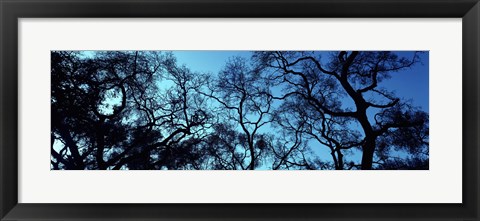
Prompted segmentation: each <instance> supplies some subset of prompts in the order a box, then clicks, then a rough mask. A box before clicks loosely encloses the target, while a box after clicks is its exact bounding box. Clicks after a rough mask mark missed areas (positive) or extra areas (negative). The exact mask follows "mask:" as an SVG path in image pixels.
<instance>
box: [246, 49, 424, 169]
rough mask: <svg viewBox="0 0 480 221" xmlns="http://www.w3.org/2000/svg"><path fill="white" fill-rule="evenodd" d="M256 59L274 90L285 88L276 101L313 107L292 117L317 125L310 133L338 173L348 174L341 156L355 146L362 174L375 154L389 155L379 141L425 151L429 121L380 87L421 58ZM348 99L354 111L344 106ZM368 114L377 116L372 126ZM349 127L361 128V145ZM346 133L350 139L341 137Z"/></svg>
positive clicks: (309, 55) (268, 55) (279, 55)
mask: <svg viewBox="0 0 480 221" xmlns="http://www.w3.org/2000/svg"><path fill="white" fill-rule="evenodd" d="M255 57H256V59H257V62H258V63H259V65H260V66H261V67H262V68H264V69H269V70H271V72H270V74H269V75H268V76H267V78H268V79H269V80H270V81H271V84H272V85H275V86H277V87H282V88H283V91H284V94H283V95H280V96H274V95H271V96H272V97H273V98H275V99H279V100H286V101H287V102H293V103H294V104H296V105H298V106H300V105H307V106H308V107H307V108H305V109H300V110H291V109H290V110H287V111H289V112H291V113H292V115H293V116H295V117H297V118H298V117H299V116H298V115H299V114H303V115H304V117H305V118H307V119H305V120H304V121H306V122H312V124H310V125H309V126H308V127H307V130H306V133H307V134H309V135H311V136H313V137H314V138H315V139H317V140H318V141H319V142H320V143H322V144H324V145H325V146H328V147H329V148H330V149H331V150H332V157H333V159H334V161H335V167H336V168H337V169H343V163H342V162H340V163H339V161H341V160H342V153H341V150H342V149H349V148H352V147H355V146H358V147H360V148H361V150H362V161H361V169H364V170H369V169H372V166H373V162H374V154H375V152H376V151H381V152H383V151H388V150H389V148H382V147H377V146H379V145H378V144H379V143H378V141H379V139H381V140H382V142H384V143H385V144H386V143H388V142H390V143H388V144H387V145H384V146H385V147H386V146H388V147H391V145H394V147H395V148H397V149H402V148H406V149H408V150H409V152H411V153H420V152H421V151H419V150H418V149H420V148H425V145H424V144H425V142H426V140H427V139H428V115H427V114H426V113H424V112H422V111H420V110H418V109H416V108H414V107H412V106H411V105H409V104H408V102H406V101H401V100H400V98H398V97H396V96H395V95H394V94H393V93H392V92H390V91H388V90H386V89H385V88H381V87H380V83H381V82H382V81H383V80H384V79H388V78H390V77H391V74H392V73H394V72H398V71H400V70H402V69H406V68H410V67H412V66H413V65H414V64H415V63H417V62H418V61H419V57H418V55H417V54H416V53H415V54H414V55H413V57H412V58H411V59H407V58H403V57H399V56H398V55H396V54H394V53H392V52H357V51H353V52H346V51H341V52H338V53H333V54H331V55H330V57H329V58H328V59H327V60H326V61H323V60H322V58H321V57H320V56H319V55H318V54H317V53H315V52H256V54H255ZM347 99H348V100H351V101H352V102H353V105H351V107H349V106H345V105H344V104H345V103H346V101H345V100H347ZM369 109H375V112H376V114H375V116H374V121H373V122H371V119H369V116H368V114H369V112H368V110H369ZM292 118H294V117H292ZM349 124H358V127H359V128H360V129H361V132H362V134H363V137H362V138H361V139H359V138H360V136H358V134H356V133H355V130H354V129H353V127H355V125H354V126H349ZM319 125H321V126H319ZM345 130H347V131H351V132H352V133H351V135H350V136H349V135H348V133H341V134H339V132H341V131H345ZM390 135H393V136H390ZM385 137H388V138H385ZM335 153H336V156H335Z"/></svg>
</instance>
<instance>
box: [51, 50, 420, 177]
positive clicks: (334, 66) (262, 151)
mask: <svg viewBox="0 0 480 221" xmlns="http://www.w3.org/2000/svg"><path fill="white" fill-rule="evenodd" d="M418 61H419V58H418V56H417V55H414V56H413V57H412V58H402V57H399V56H398V55H397V54H395V53H392V52H332V53H331V54H330V57H328V58H325V59H323V58H321V57H320V55H319V53H316V52H292V51H290V52H255V53H254V54H253V56H252V59H251V60H248V59H246V58H243V57H234V58H231V59H230V60H229V61H227V62H226V64H225V66H224V68H223V69H222V71H221V72H220V73H218V75H217V76H214V75H210V74H201V73H194V72H192V71H191V70H190V69H189V68H188V67H185V66H180V65H178V64H177V61H176V59H175V57H174V56H173V55H172V54H171V53H166V52H134V51H129V52H96V53H95V54H94V56H85V55H84V54H82V53H81V52H66V51H56V52H52V54H51V62H52V63H51V74H52V86H51V93H52V94H51V95H52V96H51V108H52V109H51V114H52V118H51V119H52V120H51V121H52V122H51V124H52V129H51V138H52V146H51V166H52V169H69V170H76V169H78V170H83V169H135V170H160V169H177V170H178V169H195V170H201V169H219V170H254V169H262V168H263V169H337V170H342V169H428V113H425V112H423V111H421V110H420V109H418V108H416V107H413V106H412V105H411V104H410V103H409V102H408V101H406V100H402V99H400V98H399V97H396V96H395V93H393V92H392V91H389V90H387V89H385V88H383V87H381V83H382V82H383V81H384V80H386V79H389V78H391V77H392V74H393V73H395V72H398V71H401V70H403V69H406V68H410V67H412V66H413V65H415V64H416V63H417V62H418ZM345 100H351V101H353V102H352V104H351V105H346V104H345ZM372 111H373V115H374V116H373V117H372V116H369V113H372ZM315 148H327V149H328V150H329V152H330V156H319V155H317V154H316V153H315ZM355 151H357V152H358V151H359V152H361V153H362V160H361V162H354V161H352V160H348V159H346V158H347V157H348V156H349V154H351V153H353V152H355Z"/></svg>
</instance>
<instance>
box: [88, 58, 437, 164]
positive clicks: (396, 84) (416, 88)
mask: <svg viewBox="0 0 480 221" xmlns="http://www.w3.org/2000/svg"><path fill="white" fill-rule="evenodd" d="M172 53H173V54H174V56H175V57H176V58H177V62H178V63H179V64H183V65H185V66H186V67H188V68H189V69H190V70H191V71H193V72H197V73H210V74H212V75H214V76H216V75H217V74H218V73H219V72H220V70H221V69H223V67H224V65H225V63H226V61H227V60H228V59H229V58H231V57H234V56H242V57H246V58H249V57H250V56H251V54H252V52H251V51H192V50H189V51H172ZM320 53H322V52H320ZM324 53H329V51H325V52H324ZM395 53H397V54H398V55H400V56H404V57H406V58H412V56H413V54H414V52H413V51H397V52H395ZM83 54H84V55H86V56H91V55H92V54H93V53H92V52H91V51H83ZM419 56H420V60H421V62H420V63H418V64H416V65H414V66H413V67H412V68H410V69H405V70H401V71H399V72H396V73H392V75H391V76H392V77H391V78H390V79H388V80H384V81H383V82H381V83H380V87H385V88H386V89H387V90H388V91H393V92H395V94H396V96H398V97H400V98H401V99H402V100H409V99H411V101H412V103H413V105H414V106H417V107H420V108H421V109H422V110H423V111H425V112H427V113H428V112H429V53H428V52H425V53H420V54H419ZM323 57H327V56H323ZM322 60H323V59H322ZM347 102H348V101H347ZM372 109H373V108H372ZM372 109H370V110H371V111H370V112H371V113H373V112H374V111H375V110H372ZM370 115H373V114H370ZM274 130H275V129H274V128H272V127H271V126H269V125H266V126H265V127H262V128H261V129H260V130H259V132H272V133H274ZM309 145H310V146H311V147H312V150H313V151H314V152H315V153H316V154H317V155H319V156H322V157H321V159H322V160H326V161H329V160H331V157H330V150H329V149H328V148H327V147H322V146H321V145H320V144H319V143H316V142H314V141H311V142H310V143H309ZM402 155H403V154H401V153H399V156H402ZM360 159H361V153H360V152H359V151H353V153H352V155H349V156H346V160H353V161H355V162H359V161H360Z"/></svg>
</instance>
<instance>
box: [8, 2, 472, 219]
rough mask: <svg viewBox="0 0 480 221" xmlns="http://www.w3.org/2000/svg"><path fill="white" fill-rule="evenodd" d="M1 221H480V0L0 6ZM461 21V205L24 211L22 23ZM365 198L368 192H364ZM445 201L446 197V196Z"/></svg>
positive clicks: (48, 207)
mask: <svg viewBox="0 0 480 221" xmlns="http://www.w3.org/2000/svg"><path fill="white" fill-rule="evenodd" d="M0 15H1V44H0V47H1V48H0V49H1V59H0V67H1V74H0V108H1V115H0V157H1V162H0V167H1V168H0V169H1V170H0V171H1V173H0V178H1V183H0V193H1V197H0V216H1V220H472V221H473V220H479V207H480V205H479V159H480V156H479V151H478V147H479V139H478V138H477V136H478V135H479V133H478V132H479V130H478V128H479V118H478V116H479V107H478V106H479V102H478V97H479V95H480V94H479V73H480V72H479V61H480V57H479V53H480V45H479V40H480V36H479V35H480V4H479V1H478V0H362V1H361V0H256V1H254V0H244V1H239V0H142V1H136V0H119V1H108V0H101V1H95V0H62V1H58V0H38V1H33V0H0ZM46 17H48V18H63V17H65V18H73V17H89V18H107V17H108V18H111V17H112V18H119V17H126V18H134V17H214V18H225V17H286V18H293V17H306V18H309V17H372V18H387V17H402V18H403V17H405V18H425V17H432V18H445V17H456V18H462V36H463V37H462V40H463V42H462V44H463V46H462V47H463V48H462V50H463V52H462V53H463V67H462V68H463V79H462V84H463V89H462V93H463V100H462V101H463V107H462V108H463V118H462V122H463V135H462V137H463V138H462V139H463V203H462V204H23V203H18V187H17V185H18V174H17V171H18V154H17V145H18V141H17V138H18V129H19V128H18V91H17V90H18V80H17V78H18V72H17V64H18V23H17V20H18V18H46ZM359 191H361V190H359ZM439 194H440V193H439Z"/></svg>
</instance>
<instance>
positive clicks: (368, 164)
mask: <svg viewBox="0 0 480 221" xmlns="http://www.w3.org/2000/svg"><path fill="white" fill-rule="evenodd" d="M362 148H363V155H362V167H361V168H362V170H371V169H372V165H373V153H374V152H375V139H373V138H368V137H367V139H366V140H365V144H364V145H363V147H362Z"/></svg>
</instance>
